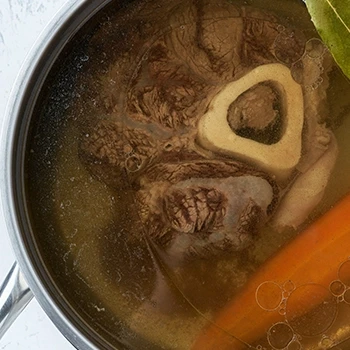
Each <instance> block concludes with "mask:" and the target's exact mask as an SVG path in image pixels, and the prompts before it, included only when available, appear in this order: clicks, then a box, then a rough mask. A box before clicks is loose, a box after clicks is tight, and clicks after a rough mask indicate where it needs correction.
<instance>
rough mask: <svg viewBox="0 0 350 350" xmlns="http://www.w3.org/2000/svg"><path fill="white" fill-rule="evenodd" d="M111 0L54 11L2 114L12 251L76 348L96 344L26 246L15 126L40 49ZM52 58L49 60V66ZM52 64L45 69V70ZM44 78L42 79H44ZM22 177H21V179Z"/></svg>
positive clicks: (83, 1) (92, 349) (2, 175)
mask: <svg viewBox="0 0 350 350" xmlns="http://www.w3.org/2000/svg"><path fill="white" fill-rule="evenodd" d="M111 1H112V0H99V1H96V2H94V5H91V2H90V1H89V0H68V1H67V2H66V3H65V4H64V5H63V6H62V7H61V8H60V10H59V11H58V12H57V13H56V15H55V16H54V18H53V19H52V20H51V22H50V23H49V24H48V25H47V26H46V27H45V28H44V30H43V31H42V33H41V34H40V35H39V37H38V39H37V40H36V42H35V44H34V45H33V47H32V49H31V50H30V52H29V54H28V55H27V57H26V59H25V61H24V63H23V64H22V67H21V69H20V72H19V74H18V76H17V78H16V81H15V83H14V85H13V87H12V90H11V93H10V98H9V101H8V103H7V106H6V111H5V118H4V122H3V124H2V130H1V141H2V143H3V147H2V150H1V153H0V159H1V162H0V167H1V169H0V170H1V171H0V187H1V189H2V191H1V203H2V212H3V215H4V218H5V223H6V228H7V232H8V235H9V237H10V241H11V245H12V248H13V250H14V253H15V257H16V260H17V262H18V264H19V266H20V269H21V271H22V273H23V275H24V277H25V279H26V282H27V283H28V285H29V287H30V289H31V290H32V292H33V294H34V296H35V298H36V299H37V301H38V302H39V304H40V306H41V307H42V308H43V310H44V311H45V313H46V314H47V315H48V316H49V318H50V319H51V320H52V321H53V323H54V324H55V325H56V327H57V328H58V329H59V331H60V332H61V333H62V334H63V335H64V336H65V337H66V338H67V340H68V341H69V342H71V343H72V344H73V345H74V346H75V347H76V348H77V349H84V350H85V349H86V350H98V349H99V348H98V347H96V345H95V344H94V343H93V342H92V341H91V340H90V339H89V338H88V337H87V336H86V335H85V334H84V333H83V332H81V331H80V330H79V329H78V327H76V326H75V325H74V324H73V323H72V322H71V321H70V320H69V318H68V317H67V316H66V315H65V314H64V312H63V311H62V310H61V309H60V307H59V306H58V305H56V303H55V301H54V299H53V298H52V296H51V295H50V293H49V292H48V290H46V287H45V285H44V283H43V281H42V279H41V278H40V276H39V275H38V273H37V272H36V271H35V268H34V263H33V261H32V259H31V257H30V254H29V251H28V250H27V248H26V245H25V242H24V238H23V232H22V228H21V223H20V219H19V214H18V205H17V203H16V202H17V200H16V191H15V187H16V185H15V181H16V180H15V177H16V175H15V168H16V166H15V164H14V163H15V158H16V157H15V156H14V155H15V153H16V152H15V150H16V146H17V137H16V134H17V133H18V126H19V124H20V123H19V122H20V120H21V117H22V116H21V108H22V106H23V104H24V103H25V102H26V92H27V90H28V87H29V86H30V85H32V84H33V80H34V81H35V80H36V78H35V75H36V74H35V72H36V70H37V69H38V67H40V64H39V63H40V60H41V59H42V56H43V53H45V52H46V51H47V50H48V49H49V47H52V45H53V42H54V41H55V38H57V35H58V32H59V30H60V29H62V27H63V25H65V24H67V23H70V22H72V21H76V17H77V16H78V15H79V14H81V13H82V12H83V11H82V10H83V9H86V7H87V6H90V7H91V6H92V9H91V10H90V11H89V12H88V15H87V16H86V17H85V18H83V20H82V21H80V22H79V24H78V25H76V26H75V27H74V30H73V31H71V32H69V33H66V37H65V38H64V40H61V43H60V45H59V46H58V47H55V49H56V50H57V53H56V57H57V56H58V54H59V53H60V52H61V51H62V50H63V49H64V47H65V46H66V44H67V43H68V42H69V40H70V39H71V38H72V37H73V36H74V35H75V34H76V33H77V32H78V31H79V29H80V28H81V27H82V26H83V25H84V24H85V23H86V22H87V21H88V20H89V19H90V18H91V17H93V15H95V14H96V13H97V12H98V11H99V10H100V9H101V8H103V7H104V6H105V5H106V4H108V3H109V2H111ZM52 64H53V62H52V63H51V66H52ZM50 68H51V67H49V68H48V69H47V72H48V71H49V70H50ZM43 80H45V79H43ZM22 180H23V179H22Z"/></svg>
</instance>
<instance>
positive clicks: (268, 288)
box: [255, 281, 282, 311]
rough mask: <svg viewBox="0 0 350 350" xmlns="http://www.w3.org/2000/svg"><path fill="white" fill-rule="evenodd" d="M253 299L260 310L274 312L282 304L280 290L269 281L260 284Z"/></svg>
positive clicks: (275, 284)
mask: <svg viewBox="0 0 350 350" xmlns="http://www.w3.org/2000/svg"><path fill="white" fill-rule="evenodd" d="M255 299H256V302H257V303H258V305H259V306H260V307H261V308H262V309H264V310H268V311H272V310H276V309H277V308H278V307H279V306H280V304H281V302H282V288H281V287H280V286H279V285H278V284H277V283H275V282H271V281H266V282H264V283H261V284H260V285H259V287H258V288H257V290H256V293H255Z"/></svg>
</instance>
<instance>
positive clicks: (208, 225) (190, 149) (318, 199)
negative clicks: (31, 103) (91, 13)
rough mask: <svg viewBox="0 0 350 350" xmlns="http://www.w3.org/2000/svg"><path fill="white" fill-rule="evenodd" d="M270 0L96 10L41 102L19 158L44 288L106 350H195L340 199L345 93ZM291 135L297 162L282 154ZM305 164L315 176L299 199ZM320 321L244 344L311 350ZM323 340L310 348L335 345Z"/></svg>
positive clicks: (289, 14)
mask: <svg viewBox="0 0 350 350" xmlns="http://www.w3.org/2000/svg"><path fill="white" fill-rule="evenodd" d="M276 4H277V1H275V0H269V1H268V0H264V1H260V0H255V1H254V0H251V1H241V0H237V1H233V0H232V1H225V0H220V1H210V0H198V1H196V0H195V1H180V0H177V1H172V2H169V1H165V0H164V1H162V0H161V1H157V2H154V1H153V2H152V1H143V2H136V3H133V4H131V5H129V6H126V7H125V8H123V9H122V10H121V11H119V12H117V13H113V11H111V12H108V15H107V14H106V13H103V14H102V15H100V20H99V21H98V25H97V26H94V28H93V30H92V31H91V33H89V34H88V35H87V36H86V39H85V40H84V42H83V43H82V44H81V47H80V49H79V50H80V51H79V50H78V52H74V53H73V54H72V56H69V57H68V58H67V59H66V61H65V64H66V63H67V60H68V63H67V64H68V65H70V66H71V67H73V68H74V69H73V70H75V74H74V81H72V82H71V83H70V84H64V87H63V89H62V82H67V79H68V77H69V76H70V73H67V72H66V71H65V70H64V69H63V70H61V71H60V73H59V75H58V78H57V80H56V81H55V83H54V86H55V87H56V88H55V89H54V91H56V92H57V91H60V94H59V96H58V97H54V95H51V94H50V92H47V99H46V103H47V107H45V108H44V109H42V110H40V109H39V110H38V109H37V112H38V115H39V118H38V121H37V122H36V124H34V125H33V126H32V134H31V137H30V139H29V146H28V150H29V151H28V155H27V164H26V166H27V179H26V185H27V189H28V191H27V196H28V203H29V205H30V213H31V216H32V221H33V227H34V230H35V232H36V241H37V244H38V246H39V250H40V253H41V255H42V258H43V260H44V262H45V263H46V265H47V266H48V269H49V270H50V272H51V275H52V276H53V278H54V279H55V282H56V284H57V288H58V289H59V290H60V292H62V293H63V295H64V297H65V298H66V299H67V300H68V302H69V303H70V305H72V306H73V308H74V309H75V310H76V312H77V314H79V315H80V317H82V318H83V319H84V320H85V321H86V322H87V323H88V324H89V325H90V326H91V327H92V328H94V329H95V330H97V331H98V332H99V333H101V334H102V336H103V337H104V338H105V339H106V340H107V342H109V344H110V345H111V346H116V347H118V346H121V345H120V344H123V346H125V348H130V349H131V348H133V349H191V347H192V346H193V344H194V343H195V341H196V339H197V337H198V336H199V334H200V333H201V332H202V331H203V329H204V327H205V326H206V325H207V324H208V322H215V319H216V315H217V313H218V312H220V311H221V310H222V309H223V308H225V306H226V305H227V304H228V303H229V302H230V301H231V300H232V299H234V297H235V296H236V295H237V293H238V292H239V291H240V290H241V289H242V288H244V286H245V285H246V284H247V283H249V278H250V276H252V274H254V272H255V271H256V270H257V269H258V268H259V267H260V266H261V265H262V264H263V263H264V262H265V261H266V260H267V259H268V258H269V257H271V256H272V255H273V254H275V253H276V252H277V251H278V250H279V249H280V247H281V246H282V245H284V244H285V243H286V242H288V241H290V240H292V239H293V238H294V237H296V236H297V235H298V234H299V233H300V232H302V230H303V229H304V228H306V227H308V225H310V223H311V222H313V221H314V220H317V218H318V217H320V216H321V215H322V214H324V213H325V212H326V211H327V210H328V209H329V208H331V207H332V206H333V205H334V203H336V202H337V201H338V200H339V199H340V198H341V197H343V196H344V195H345V194H347V193H348V192H349V189H350V181H349V176H348V170H349V168H350V163H349V160H348V159H349V157H348V154H349V152H350V142H349V138H348V135H347V133H348V124H349V115H348V114H349V113H348V112H349V96H350V85H349V82H348V80H347V79H345V78H344V77H343V76H342V74H341V73H340V71H339V68H338V67H337V66H336V64H335V63H334V62H333V59H332V58H331V55H330V54H329V52H328V51H327V49H326V48H325V46H324V45H323V43H322V42H321V41H320V40H319V39H318V38H317V34H316V32H315V30H314V28H313V27H312V24H311V22H310V20H309V18H308V15H307V12H306V9H305V7H304V5H303V4H302V3H301V2H300V1H289V0H285V1H282V2H281V1H279V2H278V6H276ZM110 6H111V7H112V8H113V4H112V5H110ZM276 7H278V8H276ZM251 72H254V73H255V77H258V76H260V75H261V76H262V78H261V79H262V81H256V79H257V78H254V77H253V75H254V74H253V75H252V74H251ZM276 72H277V73H278V72H289V73H288V74H289V76H288V79H290V80H284V77H281V78H280V79H277V78H276V77H275V74H276ZM254 79H255V80H254ZM290 81H293V84H294V85H295V86H294V85H293V89H294V90H291V91H294V92H295V94H296V95H298V96H296V95H295V96H294V95H293V97H291V96H290V95H289V94H290V92H289V88H290V85H291V84H290V83H289V82H290ZM287 82H288V83H287ZM241 90H242V93H240V94H238V96H237V98H234V97H232V96H235V94H236V91H241ZM340 91H342V92H341V93H339V92H340ZM345 92H346V93H345ZM67 96H68V97H67ZM230 99H233V100H230ZM217 101H226V102H227V108H226V109H225V108H224V109H223V111H222V110H221V109H220V106H222V103H224V102H222V103H221V102H220V103H218V102H217ZM290 101H293V103H291V102H290ZM226 102H225V103H226ZM62 105H63V107H64V108H62ZM57 106H60V107H59V108H57ZM297 108H301V110H302V112H303V113H302V114H303V117H302V118H301V119H300V121H294V126H293V128H292V129H291V131H290V130H288V132H286V130H287V128H288V127H289V124H291V123H290V122H289V121H288V118H292V117H291V115H293V114H291V113H293V109H294V110H297ZM265 111H267V112H266V113H265ZM223 113H224V114H223ZM264 118H266V120H265V119H264ZM217 121H220V123H221V124H220V125H223V128H224V129H223V130H222V131H221V129H218V130H219V131H218V133H217V134H215V135H211V131H212V130H214V126H215V124H216V123H218V124H219V122H217ZM208 126H209V127H208ZM212 126H213V129H211V127H212ZM215 127H216V126H215ZM242 130H243V131H242ZM276 130H277V131H278V137H276V135H271V133H275V132H276ZM289 132H291V133H293V132H294V133H295V135H296V136H295V138H293V139H291V140H292V141H289V142H291V144H288V147H287V149H288V150H290V151H291V152H294V153H293V154H292V155H291V156H290V159H295V161H294V163H295V164H294V163H288V164H284V162H286V160H288V159H286V158H288V157H286V156H285V155H284V154H285V153H283V152H285V151H286V150H285V148H283V147H284V146H283V147H282V146H281V143H280V141H281V140H282V139H283V137H284V135H285V134H288V133H289ZM226 135H227V137H226ZM230 135H231V136H230ZM256 135H258V136H256ZM259 135H260V136H259ZM261 135H262V136H261ZM223 139H224V141H225V142H226V143H227V145H226V144H225V142H224V143H222V140H223ZM266 140H268V141H266ZM271 140H272V141H271ZM293 140H296V141H295V143H292V142H294V141H293ZM230 142H231V143H232V144H233V143H234V144H235V145H236V146H232V144H230ZM252 142H258V143H260V144H261V145H260V146H258V147H261V152H265V151H264V150H265V149H266V154H267V155H270V154H271V155H272V154H275V153H276V154H277V158H276V157H275V158H273V157H271V158H269V157H266V160H265V159H262V158H259V155H257V154H256V152H255V151H254V150H255V148H254V147H255V146H254V144H253V143H252ZM279 152H281V154H282V155H279ZM276 159H277V160H278V159H280V163H281V164H277V163H276ZM315 168H316V169H317V171H318V172H319V173H320V174H321V176H320V177H322V179H323V180H322V181H321V180H320V182H317V181H318V180H317V181H316V180H315V182H313V184H314V186H311V187H310V188H311V190H310V193H306V192H305V187H303V186H305V185H304V183H307V182H308V181H311V180H312V179H313V177H312V176H313V175H312V174H313V173H312V171H313V169H315ZM296 203H297V204H298V205H296ZM293 208H295V209H293ZM268 286H270V287H271V285H268ZM272 287H275V285H273V286H272ZM280 287H281V286H277V288H280ZM284 287H285V288H287V287H288V286H285V285H284V286H283V288H284ZM324 287H325V288H328V287H329V286H324ZM259 288H260V286H259ZM281 288H282V287H281ZM283 288H282V289H283ZM292 288H295V286H294V287H293V286H292ZM282 289H281V290H282ZM259 290H260V292H261V290H262V289H259ZM283 290H284V289H283ZM257 291H258V290H257ZM257 293H258V292H257ZM288 295H289V294H288ZM290 295H292V294H291V293H290ZM332 300H333V299H332ZM258 301H259V300H258ZM260 301H261V300H260ZM260 301H259V302H260ZM276 303H277V304H276V305H277V306H276V309H278V307H280V304H279V302H278V300H277V301H276ZM337 303H340V299H339V298H338V299H337V301H336V304H335V306H334V305H333V304H332V305H333V306H334V307H335V308H336V310H338V306H337ZM332 305H331V306H332ZM269 307H270V306H269ZM327 310H328V309H327ZM333 311H334V310H333V308H331V309H330V311H329V310H328V311H327V315H329V317H328V318H327V317H326V321H327V322H328V323H327V322H326V323H325V324H324V325H323V326H322V327H321V328H322V329H321V328H317V329H316V330H315V329H314V328H312V327H313V325H312V324H311V323H310V321H308V319H307V318H306V321H305V320H304V323H302V326H300V323H297V324H295V323H294V324H293V322H292V321H291V320H287V321H286V324H287V326H285V324H284V323H283V324H282V325H274V324H271V327H272V328H270V331H271V332H272V331H273V332H275V333H276V334H280V335H281V337H282V335H285V337H286V339H287V341H286V343H285V344H284V343H283V344H284V345H283V347H281V345H280V342H279V341H280V340H279V339H280V338H278V337H277V338H276V337H275V338H274V337H271V332H270V333H269V334H270V336H269V335H267V336H266V337H265V338H264V339H260V335H259V336H258V335H257V337H258V339H256V342H254V343H252V344H251V346H252V347H253V348H255V349H263V348H267V349H284V348H286V347H287V346H288V344H289V346H290V347H291V348H293V346H295V348H296V349H299V348H300V349H302V348H305V349H306V348H307V349H316V348H317V346H318V345H317V344H320V342H322V341H323V343H322V344H326V343H327V341H326V340H327V339H328V338H327V337H328V335H327V337H326V334H328V333H327V331H328V330H329V328H330V325H331V324H333V323H334V322H340V321H339V319H337V317H338V316H337V314H336V312H333ZM342 312H344V308H342V309H341V312H340V313H339V317H340V319H341V317H342V315H341V313H342ZM288 325H290V326H288ZM286 327H287V328H286ZM288 327H289V328H288ZM320 329H321V331H320ZM218 332H220V330H218ZM221 332H222V334H223V335H222V336H224V334H225V330H223V331H222V330H221ZM289 333H291V334H289ZM232 336H233V337H234V336H235V335H234V334H233V335H232ZM349 336H350V334H349ZM283 339H284V338H283ZM305 339H306V340H305ZM324 339H326V340H324ZM331 339H332V341H330V342H329V343H327V344H328V345H327V344H326V345H324V346H323V347H322V349H328V348H331V347H332V346H334V345H335V344H337V341H338V339H341V340H343V339H344V337H339V338H337V335H336V334H332V336H331ZM339 341H340V340H339ZM339 341H338V342H339ZM315 344H316V345H315ZM241 345H242V348H245V347H247V346H248V345H247V344H244V341H242V343H241ZM298 346H299V347H298ZM288 349H289V347H288ZM293 349H294V348H293Z"/></svg>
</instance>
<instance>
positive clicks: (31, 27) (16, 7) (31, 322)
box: [0, 0, 74, 350]
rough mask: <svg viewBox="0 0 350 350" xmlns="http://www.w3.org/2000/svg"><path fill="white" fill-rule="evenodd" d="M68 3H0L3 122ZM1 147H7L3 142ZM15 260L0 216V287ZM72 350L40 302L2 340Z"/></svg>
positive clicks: (10, 348) (31, 349)
mask: <svg viewBox="0 0 350 350" xmlns="http://www.w3.org/2000/svg"><path fill="white" fill-rule="evenodd" d="M65 2H66V0H0V123H1V127H2V124H3V119H4V115H5V107H6V103H7V100H8V99H9V95H10V92H11V88H12V85H13V84H14V81H15V79H16V76H17V74H18V72H19V70H20V68H21V65H22V63H23V62H24V59H25V57H26V55H27V54H28V52H29V50H30V49H31V47H32V46H33V44H34V43H35V41H36V40H37V39H38V37H39V34H40V32H41V31H42V30H43V29H44V27H45V26H46V25H47V24H48V23H49V22H50V20H51V19H52V18H53V17H54V16H55V14H56V13H57V11H58V10H59V9H60V7H61V6H62V5H63V4H64V3H65ZM0 147H3V140H1V143H0ZM14 261H15V257H14V255H13V252H12V248H11V245H10V242H9V238H8V237H7V232H6V227H5V223H4V218H3V215H2V212H1V214H0V284H1V283H2V280H3V279H4V277H5V276H6V275H7V272H8V270H9V269H10V267H11V266H12V264H13V262H14ZM3 349H6V350H15V349H16V350H22V349H23V350H40V349H43V350H72V349H74V347H73V346H72V345H71V344H70V343H69V342H68V341H67V340H66V339H65V338H64V337H63V336H62V335H61V334H60V333H59V331H58V330H57V329H56V327H55V326H54V325H53V323H52V322H51V321H50V319H49V318H48V317H47V316H46V314H45V313H44V312H43V311H42V309H41V308H40V306H39V304H38V303H37V301H36V300H35V299H34V300H33V301H31V302H30V304H29V305H28V306H27V308H26V309H25V310H24V312H23V313H22V314H21V315H20V316H19V318H18V319H17V320H16V321H15V322H14V324H13V325H12V326H11V328H10V329H9V330H8V331H7V333H6V334H5V336H4V337H3V338H2V339H1V340H0V350H3Z"/></svg>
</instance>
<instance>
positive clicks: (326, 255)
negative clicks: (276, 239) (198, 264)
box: [192, 194, 350, 350]
mask: <svg viewBox="0 0 350 350" xmlns="http://www.w3.org/2000/svg"><path fill="white" fill-rule="evenodd" d="M349 256H350V194H348V195H347V196H346V197H345V198H344V199H342V200H341V201H340V202H339V203H338V204H337V205H336V206H335V207H333V208H332V209H331V210H329V211H328V212H327V213H326V214H325V215H323V216H322V217H321V218H319V219H318V220H317V221H316V222H314V223H313V224H311V225H310V226H309V227H308V228H306V230H305V231H304V232H302V233H300V234H299V235H298V237H297V238H295V239H294V240H293V241H291V242H289V243H287V244H286V245H285V246H284V247H282V248H281V249H280V250H279V251H278V252H277V254H275V255H274V256H272V257H271V258H270V259H268V260H267V261H266V262H265V263H264V264H263V265H262V266H261V267H260V268H259V269H258V270H257V271H256V273H255V274H254V275H253V276H252V277H251V278H250V279H249V281H248V282H247V284H246V285H245V286H244V287H243V289H242V290H241V291H240V292H239V293H238V294H237V295H236V296H235V297H234V299H233V300H232V301H231V302H230V303H229V304H228V305H227V306H226V307H225V308H224V310H222V311H221V312H220V313H219V314H218V315H217V316H216V318H215V319H214V322H213V323H211V324H209V325H208V327H207V328H205V329H204V330H203V331H202V332H201V334H200V335H199V337H198V338H197V340H196V341H195V344H194V346H193V348H192V349H193V350H209V349H212V350H214V349H218V350H219V349H220V350H224V349H233V350H237V349H242V348H245V347H246V346H247V345H248V344H252V343H254V342H256V341H258V340H259V339H262V338H264V337H265V339H266V334H267V332H268V331H269V329H270V327H271V326H272V325H274V324H276V323H279V322H283V321H285V320H286V313H285V310H283V307H285V306H283V303H282V304H279V302H280V301H281V300H283V298H282V289H283V288H281V287H280V286H283V285H284V286H285V287H287V289H288V288H290V291H289V292H290V293H289V295H291V296H293V297H290V298H289V299H287V311H288V313H287V316H288V319H289V320H290V319H293V318H294V317H300V316H302V315H303V314H304V315H305V314H306V313H308V312H312V310H314V309H315V308H316V307H319V306H320V305H321V304H322V303H324V305H326V304H327V301H326V299H327V298H328V297H329V296H331V297H332V295H331V294H330V290H329V286H330V285H331V283H332V282H333V281H335V280H337V279H339V278H340V279H342V278H343V279H345V278H349V277H350V276H341V277H339V274H340V272H339V271H340V270H339V267H341V266H345V265H346V266H350V260H349ZM347 262H348V263H349V264H348V263H347ZM343 270H345V268H344V269H343ZM349 275H350V271H349ZM347 282H349V281H347ZM337 283H339V285H341V282H335V284H337ZM344 283H345V284H346V282H344ZM348 285H349V283H348ZM305 286H311V287H312V286H316V287H317V288H315V293H301V292H298V293H295V292H296V291H302V290H303V287H305ZM298 287H299V288H298ZM304 289H305V291H306V290H307V288H304ZM310 290H312V288H311V289H310V288H309V291H310ZM284 294H287V295H288V290H287V291H284ZM281 298H282V299H281ZM220 329H221V330H220ZM222 330H224V331H222Z"/></svg>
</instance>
